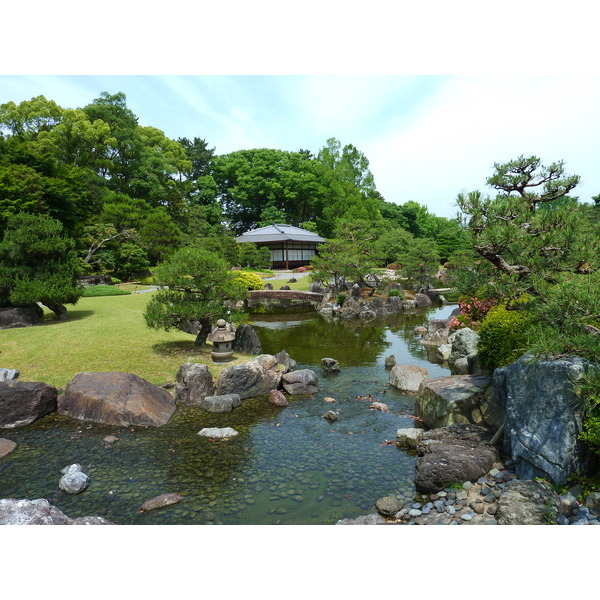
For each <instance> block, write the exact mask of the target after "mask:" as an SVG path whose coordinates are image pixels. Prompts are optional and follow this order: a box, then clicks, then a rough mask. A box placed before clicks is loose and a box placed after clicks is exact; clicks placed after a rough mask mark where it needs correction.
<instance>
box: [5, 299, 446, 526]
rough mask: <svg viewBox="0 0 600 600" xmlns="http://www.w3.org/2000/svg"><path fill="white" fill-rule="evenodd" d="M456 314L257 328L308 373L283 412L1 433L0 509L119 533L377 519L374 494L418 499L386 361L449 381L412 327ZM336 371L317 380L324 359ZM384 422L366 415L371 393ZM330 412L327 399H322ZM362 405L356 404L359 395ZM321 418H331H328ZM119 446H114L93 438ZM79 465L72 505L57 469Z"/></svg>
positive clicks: (269, 345) (305, 318)
mask: <svg viewBox="0 0 600 600" xmlns="http://www.w3.org/2000/svg"><path fill="white" fill-rule="evenodd" d="M452 308H453V307H452V306H445V307H443V308H440V309H433V310H429V311H421V312H419V313H417V314H410V315H404V316H401V317H394V318H387V319H385V320H377V321H372V322H370V323H368V324H363V323H358V322H354V321H352V322H337V323H334V322H327V321H325V320H324V319H322V318H321V317H319V316H317V315H316V314H315V313H314V312H313V313H310V314H295V315H287V316H282V315H280V316H278V317H273V316H271V317H266V316H263V315H260V316H259V315H257V316H256V317H255V318H256V320H255V321H254V322H253V326H254V327H255V329H256V331H257V333H258V336H259V338H260V340H261V344H262V346H263V352H264V353H268V354H275V353H277V352H279V351H280V350H282V349H285V350H286V351H287V352H288V353H289V354H290V355H291V356H292V358H294V359H295V360H296V361H297V362H298V368H308V369H313V370H314V371H315V372H316V374H317V375H318V377H319V383H320V391H319V393H318V394H316V395H314V396H303V397H299V396H291V397H289V401H290V405H289V406H288V407H285V408H278V407H274V406H271V405H270V404H269V403H268V402H266V400H265V399H264V398H254V399H248V400H245V401H242V404H241V406H239V407H238V408H236V409H235V410H234V411H233V412H231V413H228V414H212V413H207V412H205V411H204V410H202V409H201V408H198V407H185V406H182V405H178V408H177V411H176V412H175V414H174V415H173V417H172V419H171V421H170V422H169V423H168V424H167V425H165V426H163V427H161V428H143V427H128V428H123V427H114V426H109V425H99V424H91V423H82V422H78V421H73V420H71V419H68V418H66V417H62V416H60V415H57V414H53V415H48V416H47V417H44V418H43V419H40V420H39V421H37V422H36V423H34V424H33V425H31V426H29V427H25V428H23V429H14V430H4V431H2V432H1V435H2V436H4V437H9V438H10V439H12V440H14V441H15V442H17V444H19V446H18V448H17V450H16V451H15V452H13V454H11V455H10V457H7V458H5V459H3V460H1V461H0V498H27V499H34V498H46V499H47V500H48V501H50V503H51V504H53V505H55V506H57V507H58V508H60V509H61V510H62V511H63V512H65V513H66V514H67V515H69V516H70V517H73V518H76V517H80V516H84V515H100V516H103V517H105V518H107V519H109V520H111V521H113V522H115V523H118V524H131V525H137V524H153V525H158V524H173V525H174V524H188V525H192V524H235V525H241V524H262V525H267V524H332V523H335V522H336V521H338V520H339V519H343V518H347V517H349V518H352V517H356V516H359V515H362V514H366V513H369V512H372V510H373V503H374V501H375V500H377V499H378V498H380V497H382V496H387V495H390V494H398V495H400V494H401V495H404V496H405V498H406V499H407V501H408V500H409V499H410V498H412V497H413V495H414V492H415V490H414V484H413V477H414V465H415V460H416V458H415V456H414V454H411V453H410V452H407V451H405V450H402V449H399V448H398V447H396V446H395V445H394V444H386V441H394V440H395V438H396V431H397V429H399V428H401V427H412V426H413V423H414V422H413V420H412V419H411V418H410V416H411V413H412V410H413V400H414V397H413V396H411V395H408V394H403V393H401V392H400V391H398V390H397V389H395V388H393V387H391V386H389V385H388V373H389V372H388V370H386V369H385V367H384V359H385V357H386V356H388V355H390V354H393V355H395V357H396V361H397V362H398V363H401V364H402V363H410V364H414V365H419V366H424V367H426V368H427V370H428V371H429V375H430V376H432V377H436V376H440V375H446V374H449V371H448V369H446V368H444V367H443V366H442V365H439V364H435V363H434V362H431V361H430V360H429V358H428V351H427V349H426V348H425V347H423V346H422V345H421V344H420V343H419V341H418V339H417V336H415V334H414V331H413V330H414V328H415V327H416V326H417V325H420V324H424V323H426V322H427V321H428V320H429V319H434V318H446V317H447V316H448V315H449V314H450V312H451V310H452ZM324 357H331V358H335V359H336V360H338V361H339V363H340V366H341V371H340V372H339V373H337V374H326V373H324V372H323V370H322V368H321V366H320V362H321V358H324ZM369 395H371V397H372V398H373V399H374V400H377V401H380V402H383V403H385V404H386V405H387V406H388V407H389V412H381V411H375V410H371V409H370V408H369V406H370V402H369V400H368V396H369ZM327 396H329V397H333V398H335V400H336V402H335V403H327V402H324V398H325V397H327ZM363 397H364V398H367V399H361V398H363ZM328 410H335V411H337V412H338V420H337V421H336V422H334V423H329V422H328V421H326V420H325V419H323V418H322V417H323V415H324V414H325V413H326V412H327V411H328ZM227 426H228V427H233V428H234V429H236V430H237V431H238V432H239V435H238V436H237V437H235V438H232V439H231V440H229V441H210V440H208V439H206V438H202V437H199V436H198V435H197V432H198V431H199V430H200V429H202V428H203V427H227ZM110 434H113V435H116V436H117V437H118V438H119V441H117V442H116V443H115V444H114V445H112V446H111V447H105V446H104V445H103V444H102V439H103V438H104V437H105V436H107V435H110ZM71 463H80V464H81V465H82V466H83V467H84V471H85V472H86V473H87V474H88V475H89V477H90V486H89V488H88V489H87V490H86V491H85V492H84V493H82V494H80V495H77V496H72V495H69V494H66V493H64V492H62V491H61V490H60V489H59V488H58V480H59V478H60V476H61V469H62V468H63V467H65V466H66V465H68V464H71ZM171 492H178V493H179V494H181V495H182V496H183V498H184V499H183V501H182V502H180V503H179V504H177V505H173V506H169V507H165V508H161V509H158V510H154V511H150V512H147V513H142V512H141V511H140V507H141V505H142V503H143V502H144V501H145V500H148V499H150V498H152V497H154V496H157V495H159V494H165V493H171Z"/></svg>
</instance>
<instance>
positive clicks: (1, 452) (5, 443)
mask: <svg viewBox="0 0 600 600" xmlns="http://www.w3.org/2000/svg"><path fill="white" fill-rule="evenodd" d="M16 447H17V443H16V442H13V441H12V440H8V439H6V438H0V458H4V457H5V456H8V455H9V454H10V453H11V452H13V451H14V450H15V449H16Z"/></svg>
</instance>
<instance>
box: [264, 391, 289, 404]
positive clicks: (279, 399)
mask: <svg viewBox="0 0 600 600" xmlns="http://www.w3.org/2000/svg"><path fill="white" fill-rule="evenodd" d="M268 400H269V402H270V403H271V404H272V405H273V406H289V404H290V403H289V402H288V399H287V398H286V397H285V396H284V395H283V393H282V392H280V391H279V390H271V391H270V392H269V397H268Z"/></svg>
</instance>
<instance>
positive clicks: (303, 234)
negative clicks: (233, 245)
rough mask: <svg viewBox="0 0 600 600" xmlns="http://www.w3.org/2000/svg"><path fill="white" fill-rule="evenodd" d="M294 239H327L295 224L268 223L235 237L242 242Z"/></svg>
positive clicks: (314, 240)
mask: <svg viewBox="0 0 600 600" xmlns="http://www.w3.org/2000/svg"><path fill="white" fill-rule="evenodd" d="M285 240H292V241H295V242H324V241H325V240H324V239H323V238H322V237H321V236H320V235H318V234H316V233H313V232H312V231H307V230H306V229H302V228H300V227H294V226H293V225H280V224H279V223H277V224H275V225H268V226H267V227H259V228H258V229H252V230H251V231H246V233H243V234H242V235H239V236H238V237H236V238H235V241H236V242H238V243H240V244H242V243H244V242H281V241H285Z"/></svg>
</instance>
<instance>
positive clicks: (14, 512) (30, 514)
mask: <svg viewBox="0 0 600 600" xmlns="http://www.w3.org/2000/svg"><path fill="white" fill-rule="evenodd" d="M0 525H114V523H111V522H110V521H107V520H106V519H104V518H103V517H79V518H78V519H71V518H70V517H68V516H67V515H65V513H63V512H62V511H60V510H59V509H58V508H56V507H55V506H52V505H51V504H50V502H48V500H45V499H43V498H38V499H37V500H17V499H15V498H4V499H2V500H0Z"/></svg>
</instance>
